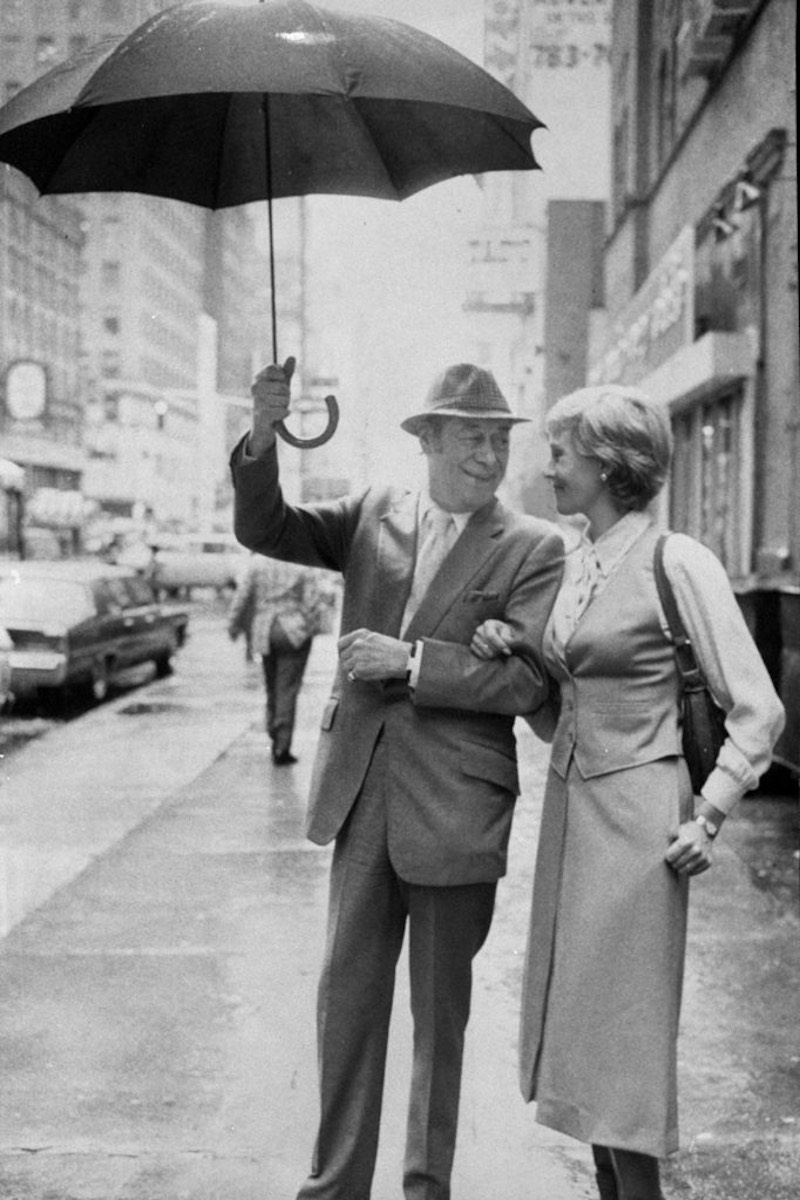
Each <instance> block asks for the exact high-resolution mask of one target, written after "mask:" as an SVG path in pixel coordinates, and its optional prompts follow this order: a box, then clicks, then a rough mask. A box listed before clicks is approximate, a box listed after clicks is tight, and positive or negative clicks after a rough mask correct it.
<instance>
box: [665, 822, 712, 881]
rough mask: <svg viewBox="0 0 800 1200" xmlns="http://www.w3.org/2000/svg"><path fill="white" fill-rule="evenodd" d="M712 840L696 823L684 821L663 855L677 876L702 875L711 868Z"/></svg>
mask: <svg viewBox="0 0 800 1200" xmlns="http://www.w3.org/2000/svg"><path fill="white" fill-rule="evenodd" d="M712 843H713V839H712V838H710V837H709V836H708V834H707V833H706V831H705V829H704V828H703V826H702V825H698V824H697V822H696V821H684V823H683V824H682V825H681V826H680V828H679V829H678V832H677V833H676V834H675V836H674V837H673V839H672V841H671V842H670V845H669V849H668V850H667V852H666V854H665V855H664V857H665V859H666V861H667V862H668V863H669V865H670V866H671V867H672V869H673V871H675V872H676V873H677V874H678V875H702V873H703V871H707V870H708V868H709V867H710V866H711V846H712Z"/></svg>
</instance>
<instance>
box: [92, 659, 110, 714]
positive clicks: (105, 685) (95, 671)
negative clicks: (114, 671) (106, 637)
mask: <svg viewBox="0 0 800 1200" xmlns="http://www.w3.org/2000/svg"><path fill="white" fill-rule="evenodd" d="M110 686H111V664H110V663H109V661H108V659H106V658H104V659H102V660H101V661H100V662H96V663H94V664H93V666H92V676H91V679H90V680H89V693H90V695H91V698H92V700H94V702H95V704H102V702H103V701H104V700H105V699H106V698H107V696H108V692H109V688H110Z"/></svg>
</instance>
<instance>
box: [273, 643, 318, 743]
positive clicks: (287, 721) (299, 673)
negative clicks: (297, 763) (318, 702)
mask: <svg viewBox="0 0 800 1200" xmlns="http://www.w3.org/2000/svg"><path fill="white" fill-rule="evenodd" d="M311 641H312V639H311V638H309V639H308V641H306V642H303V644H302V645H301V646H293V645H292V644H291V642H289V641H287V640H286V639H280V640H278V639H276V638H275V637H273V638H272V639H271V640H270V652H269V654H262V656H261V662H262V664H263V667H264V687H265V689H266V693H267V733H268V734H269V737H270V739H271V740H272V753H273V754H274V755H278V754H284V753H287V752H288V751H289V750H291V748H292V735H293V734H294V722H295V714H296V711H297V697H298V695H299V694H300V687H301V685H302V682H303V676H304V674H305V670H306V664H307V663H308V656H309V654H310V652H311Z"/></svg>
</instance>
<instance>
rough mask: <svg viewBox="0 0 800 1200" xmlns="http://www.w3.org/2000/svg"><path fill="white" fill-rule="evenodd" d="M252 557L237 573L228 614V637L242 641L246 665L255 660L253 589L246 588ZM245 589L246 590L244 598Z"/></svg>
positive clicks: (233, 640)
mask: <svg viewBox="0 0 800 1200" xmlns="http://www.w3.org/2000/svg"><path fill="white" fill-rule="evenodd" d="M252 557H253V556H251V558H249V559H248V560H247V561H246V562H245V564H244V566H243V567H242V568H241V569H240V570H239V571H238V572H237V575H236V584H235V586H234V590H233V596H232V597H231V603H230V609H229V612H228V635H229V637H230V639H231V641H232V642H235V641H238V639H239V638H240V637H242V638H243V639H244V661H245V662H246V663H251V662H253V661H254V660H255V655H254V654H253V618H254V617H255V615H256V605H255V588H253V587H249V586H248V573H249V570H250V565H251V561H252ZM245 588H247V594H246V596H245V594H244V589H245Z"/></svg>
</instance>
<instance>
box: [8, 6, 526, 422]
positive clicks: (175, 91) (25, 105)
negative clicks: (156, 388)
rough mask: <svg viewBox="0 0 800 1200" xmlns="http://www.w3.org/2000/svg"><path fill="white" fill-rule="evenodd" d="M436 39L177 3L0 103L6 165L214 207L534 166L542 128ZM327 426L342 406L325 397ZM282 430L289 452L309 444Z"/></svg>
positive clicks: (64, 185) (88, 187) (336, 18)
mask: <svg viewBox="0 0 800 1200" xmlns="http://www.w3.org/2000/svg"><path fill="white" fill-rule="evenodd" d="M541 124H542V123H541V121H538V120H537V118H536V117H534V115H533V113H531V112H530V111H529V110H528V109H527V108H526V107H525V105H523V104H522V103H521V102H520V101H519V100H518V99H517V98H516V97H515V96H514V95H513V94H512V93H511V92H510V91H509V90H508V89H507V88H506V87H504V86H503V85H502V84H501V83H499V82H498V81H497V80H496V79H494V78H493V77H492V76H491V75H489V74H488V73H487V72H486V71H484V70H483V69H482V68H481V67H479V66H477V65H476V64H475V63H473V62H471V61H470V60H469V59H468V58H465V57H464V55H462V54H459V53H458V52H457V51H456V50H453V49H452V48H451V47H450V46H447V45H445V43H443V42H441V41H439V40H438V39H437V38H434V37H431V36H430V35H428V34H426V33H423V32H421V31H420V30H418V29H414V28H412V27H411V26H410V25H405V24H403V23H401V22H399V21H393V20H388V19H385V18H382V17H365V16H356V15H353V14H348V13H344V12H334V11H331V10H328V9H324V8H320V7H319V6H318V5H317V4H312V3H309V2H308V0H184V3H180V4H177V5H175V7H173V8H170V9H167V10H166V11H165V12H162V13H160V14H158V15H157V16H154V17H151V18H150V19H149V20H148V21H145V22H144V23H143V24H142V25H140V26H139V27H138V28H137V29H135V30H134V32H133V33H131V34H130V35H129V36H128V37H126V38H124V39H122V40H121V41H120V40H119V39H111V40H107V41H105V42H101V43H99V44H98V45H96V46H93V47H91V48H90V49H89V50H87V51H86V52H84V53H83V54H81V55H78V56H76V57H74V58H72V59H70V60H68V61H67V62H65V63H63V64H62V65H61V66H58V67H56V68H54V69H53V70H52V71H50V72H48V73H47V74H46V75H44V76H42V77H41V78H40V79H38V80H37V81H36V82H35V83H33V84H31V85H30V87H27V88H25V89H24V90H23V91H21V92H19V93H18V94H17V95H16V96H14V97H13V98H12V99H11V100H10V101H9V102H8V103H7V104H6V105H5V106H4V107H3V108H2V109H0V160H2V161H4V162H8V163H11V164H12V165H13V166H15V167H17V168H18V169H19V170H21V171H23V172H24V173H25V174H26V175H28V176H29V177H30V179H32V180H33V182H34V183H35V184H36V186H37V187H38V189H39V190H40V192H42V193H49V194H57V193H70V192H94V191H104V192H115V191H126V192H142V193H145V194H147V195H151V196H165V197H168V198H170V199H173V200H183V201H186V202H188V203H190V204H198V205H202V206H203V207H206V208H211V209H220V208H226V207H229V206H231V205H237V204H246V203H250V202H253V201H256V200H262V199H266V200H267V201H268V202H269V233H270V280H271V307H272V313H271V315H272V348H273V355H274V359H275V361H276V362H277V359H278V353H277V322H276V305H275V266H274V252H273V228H272V200H273V198H274V197H280V196H300V195H308V194H311V193H334V194H341V195H359V196H372V197H382V198H386V199H392V200H403V199H405V198H406V197H407V196H411V195H413V194H414V193H415V192H417V191H420V190H421V189H422V188H425V187H429V186H430V185H431V184H434V183H438V182H440V181H441V180H444V179H449V178H452V177H454V176H457V175H465V174H481V173H483V172H485V171H501V170H502V171H508V170H530V169H533V168H535V167H536V166H537V165H538V164H537V163H536V160H535V159H534V157H533V153H532V151H531V146H530V139H531V134H532V133H533V131H534V130H535V129H537V128H539V127H540V126H541ZM328 408H329V414H330V418H331V422H332V426H333V427H335V420H336V406H335V401H334V400H333V398H332V397H329V398H328ZM281 432H282V434H283V436H284V437H285V438H286V439H287V440H289V441H292V442H293V444H295V445H298V444H300V445H308V444H319V442H320V441H321V440H322V441H324V440H327V438H328V437H329V436H330V435H331V433H332V432H333V428H332V427H331V425H329V428H328V430H326V433H325V434H323V435H322V438H320V439H314V440H313V442H312V443H302V442H299V441H298V439H296V438H294V437H292V435H289V434H288V433H287V431H286V430H282V431H281Z"/></svg>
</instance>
